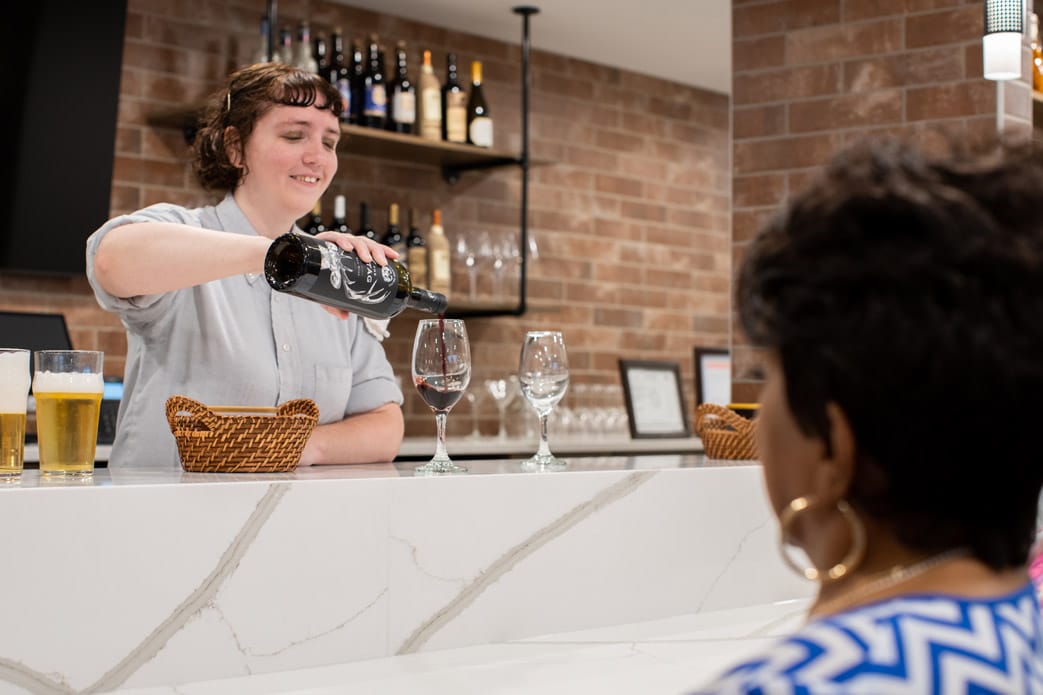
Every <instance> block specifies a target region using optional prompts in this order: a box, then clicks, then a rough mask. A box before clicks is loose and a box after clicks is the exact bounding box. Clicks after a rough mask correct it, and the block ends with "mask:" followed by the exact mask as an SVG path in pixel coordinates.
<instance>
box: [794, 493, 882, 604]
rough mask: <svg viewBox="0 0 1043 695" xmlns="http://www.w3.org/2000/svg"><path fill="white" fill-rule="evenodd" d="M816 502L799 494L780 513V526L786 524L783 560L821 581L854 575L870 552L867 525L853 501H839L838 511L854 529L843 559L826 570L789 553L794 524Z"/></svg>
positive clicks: (799, 572) (805, 575) (802, 572)
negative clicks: (803, 562) (852, 573)
mask: <svg viewBox="0 0 1043 695" xmlns="http://www.w3.org/2000/svg"><path fill="white" fill-rule="evenodd" d="M815 502H816V500H815V499H814V498H813V497H810V496H807V497H798V498H797V499H795V500H793V501H792V502H790V503H789V504H787V505H786V508H785V509H783V510H782V513H781V514H780V515H779V525H780V526H781V527H782V534H781V537H780V551H781V553H782V559H783V560H784V561H785V562H786V564H787V565H789V566H790V567H791V568H792V569H793V570H794V571H795V572H797V573H798V574H801V575H803V576H804V577H806V578H808V579H810V580H812V581H820V582H822V583H823V584H825V583H828V582H834V581H836V580H838V579H840V578H841V577H844V576H846V575H848V574H850V573H851V572H852V571H854V570H855V568H856V567H858V565H859V564H861V563H862V558H863V557H865V554H866V527H865V525H864V524H863V523H862V520H861V519H859V518H858V514H856V513H855V510H854V509H852V507H851V505H850V504H848V503H847V502H846V501H845V500H838V501H837V511H838V512H840V515H841V516H842V517H843V518H844V521H846V522H847V524H848V526H849V527H850V528H851V548H850V549H849V550H848V553H847V555H845V556H844V557H843V559H841V560H840V562H838V563H837V564H835V565H833V566H832V567H830V568H829V569H828V570H826V571H825V572H822V571H821V570H819V569H818V568H817V567H815V566H814V565H811V566H809V567H801V566H800V565H799V564H798V563H797V562H796V561H795V560H794V559H793V558H792V557H790V556H789V554H788V553H787V552H786V538H787V536H789V529H790V526H792V524H793V522H794V520H796V518H797V516H798V515H799V514H800V513H801V512H805V511H807V510H808V509H810V508H811V507H812V506H813V505H814V504H815Z"/></svg>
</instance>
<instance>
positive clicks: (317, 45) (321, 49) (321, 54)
mask: <svg viewBox="0 0 1043 695" xmlns="http://www.w3.org/2000/svg"><path fill="white" fill-rule="evenodd" d="M311 47H312V51H311V54H312V56H313V57H314V58H315V64H316V65H317V66H318V68H317V72H318V73H319V74H320V75H322V76H323V77H325V78H327V79H329V74H330V49H329V44H327V43H326V35H325V34H323V33H322V32H321V31H320V32H318V33H316V34H315V38H314V39H312V44H311Z"/></svg>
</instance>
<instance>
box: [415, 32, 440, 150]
mask: <svg viewBox="0 0 1043 695" xmlns="http://www.w3.org/2000/svg"><path fill="white" fill-rule="evenodd" d="M418 83H419V84H418V88H419V90H420V99H419V101H418V102H417V107H418V110H419V112H420V113H419V114H418V120H419V121H420V137H422V138H424V139H425V140H441V139H442V89H441V86H440V85H439V84H438V78H437V77H435V70H434V68H433V67H431V51H424V63H423V65H421V66H420V78H419V79H418Z"/></svg>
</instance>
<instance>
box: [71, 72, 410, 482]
mask: <svg viewBox="0 0 1043 695" xmlns="http://www.w3.org/2000/svg"><path fill="white" fill-rule="evenodd" d="M342 108H343V104H342V102H341V98H340V95H339V94H338V92H337V91H336V90H335V89H333V88H332V87H331V86H330V85H329V84H328V83H327V82H326V81H325V80H323V79H322V78H321V77H318V76H316V75H312V74H309V73H306V72H303V71H300V70H297V69H294V68H292V67H289V66H285V65H278V64H264V65H254V66H251V67H247V68H244V69H242V70H240V71H238V72H236V73H235V74H233V75H231V76H230V77H229V78H228V80H227V83H226V85H225V86H224V87H223V88H222V89H221V90H220V91H219V92H217V93H216V94H215V95H214V96H213V97H212V98H211V101H210V104H209V106H208V108H207V111H206V113H205V117H204V125H203V127H202V128H201V130H200V131H199V133H198V135H197V137H196V141H195V147H194V158H195V161H194V164H195V172H196V175H197V178H198V179H199V182H200V183H201V184H202V185H203V187H204V188H206V189H209V190H213V191H219V192H223V193H224V198H223V200H221V201H220V202H219V203H218V204H217V205H213V206H207V207H201V208H196V209H186V208H184V207H181V206H178V205H171V204H157V205H152V206H150V207H147V208H145V209H143V210H139V211H138V212H135V213H132V214H129V215H121V216H119V217H116V218H115V219H112V220H110V221H109V222H107V223H106V224H105V225H103V226H102V227H101V228H100V229H99V230H98V231H96V232H95V233H94V234H93V235H92V236H91V237H90V239H88V242H87V276H88V279H89V280H90V283H91V285H92V287H93V288H94V293H95V296H96V297H97V300H98V302H99V303H100V304H101V306H102V307H103V308H105V309H107V310H109V311H113V312H116V313H118V314H119V316H120V319H121V320H122V322H123V324H124V326H125V327H126V329H127V364H126V376H125V383H124V398H123V402H122V403H121V406H120V414H119V418H118V427H117V433H116V440H115V442H114V444H113V449H112V457H111V459H110V462H109V465H110V466H111V467H116V468H118V467H128V466H141V467H176V466H177V465H178V458H177V450H176V446H175V443H174V439H173V436H172V435H171V433H170V430H169V428H168V426H167V423H166V419H165V412H164V403H165V401H166V399H167V398H168V397H169V396H171V395H173V394H182V395H186V396H189V397H190V398H194V399H196V400H199V401H201V402H203V403H207V404H215V405H216V404H223V405H229V404H233V405H276V404H277V403H281V402H284V401H287V400H291V399H294V398H311V399H314V400H315V402H316V403H317V405H318V406H319V413H320V417H319V423H320V424H319V426H318V427H316V429H315V431H314V434H313V435H312V437H311V439H310V440H309V441H308V444H307V446H306V447H305V449H304V454H303V458H302V461H301V463H302V464H314V463H363V462H374V461H390V460H392V459H393V458H394V457H395V455H396V454H397V452H398V448H399V446H400V444H401V440H402V430H403V423H402V412H401V408H400V404H401V402H402V393H401V391H400V389H399V388H398V386H397V385H396V383H395V380H394V376H393V374H392V370H391V366H390V365H389V363H388V361H387V358H386V357H385V355H384V351H383V348H382V346H381V344H380V339H381V338H382V337H383V335H382V326H379V325H378V326H373V325H370V324H367V323H365V322H364V321H363V320H361V319H360V318H359V317H357V316H348V315H347V314H346V313H344V312H340V311H337V310H330V309H325V308H324V307H322V306H320V305H318V304H315V303H312V302H308V301H305V300H302V299H298V298H294V297H290V296H288V295H283V294H279V293H273V292H272V291H271V289H270V288H269V286H268V284H267V282H266V281H265V279H264V277H263V266H264V257H265V253H266V252H267V249H268V246H269V244H270V243H271V241H272V239H274V238H275V237H277V236H279V235H281V234H285V233H286V232H289V231H291V230H294V229H295V227H294V221H295V220H297V219H299V218H300V217H302V216H303V215H304V214H305V213H307V212H308V211H309V210H311V208H312V207H313V206H314V204H315V202H316V201H317V200H318V199H319V198H320V196H322V194H323V192H324V191H325V190H326V188H327V187H328V186H329V184H330V182H331V181H332V180H333V176H334V174H336V172H337V142H338V140H339V139H340V127H339V121H338V115H339V113H340V111H341V109H342ZM326 236H327V237H328V238H330V239H332V240H333V241H335V242H336V243H337V244H338V245H340V246H341V247H342V248H344V249H354V250H355V251H357V252H358V254H359V256H360V257H361V258H362V259H363V260H366V261H369V260H375V261H376V262H377V263H380V264H382V265H383V264H386V263H387V259H388V258H395V257H396V256H397V254H395V252H394V251H392V250H391V249H389V248H387V247H384V246H381V245H379V244H376V243H373V242H370V241H368V240H366V239H365V238H362V237H355V236H349V235H344V234H332V233H331V234H327V235H326ZM331 313H332V314H334V315H333V316H331V315H330V314H331ZM367 321H368V320H367Z"/></svg>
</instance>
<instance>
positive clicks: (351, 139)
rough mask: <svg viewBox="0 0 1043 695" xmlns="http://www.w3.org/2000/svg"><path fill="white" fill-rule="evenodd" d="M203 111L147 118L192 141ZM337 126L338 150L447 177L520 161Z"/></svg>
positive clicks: (459, 146) (480, 150)
mask: <svg viewBox="0 0 1043 695" xmlns="http://www.w3.org/2000/svg"><path fill="white" fill-rule="evenodd" d="M202 111H203V106H202V104H194V105H192V106H189V107H186V108H181V109H171V110H166V111H158V112H156V113H154V114H152V115H151V116H149V119H148V120H149V123H151V124H152V125H156V126H160V127H165V128H180V129H182V131H184V134H185V139H186V140H187V141H188V142H191V141H192V140H193V139H194V138H195V132H196V130H197V128H198V116H199V114H200V113H202ZM340 130H341V133H343V135H344V137H343V138H342V139H341V142H340V145H339V146H338V149H339V151H340V152H341V153H345V154H357V155H362V156H365V157H380V158H382V159H392V160H397V161H402V162H413V163H416V164H422V165H425V166H437V167H441V168H442V171H443V174H445V175H446V176H447V178H448V177H449V176H450V175H454V176H455V175H458V174H459V172H461V171H467V170H470V169H491V168H495V167H501V166H512V165H519V164H521V157H519V156H518V155H517V154H513V153H511V152H505V151H502V150H492V149H486V148H484V147H475V146H474V145H466V144H458V143H454V142H442V141H433V140H425V139H423V138H421V137H419V136H418V135H405V134H403V133H393V132H390V131H386V130H377V129H376V128H366V127H363V126H357V125H350V124H347V123H342V124H341V126H340ZM540 163H541V164H545V163H546V162H540Z"/></svg>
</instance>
